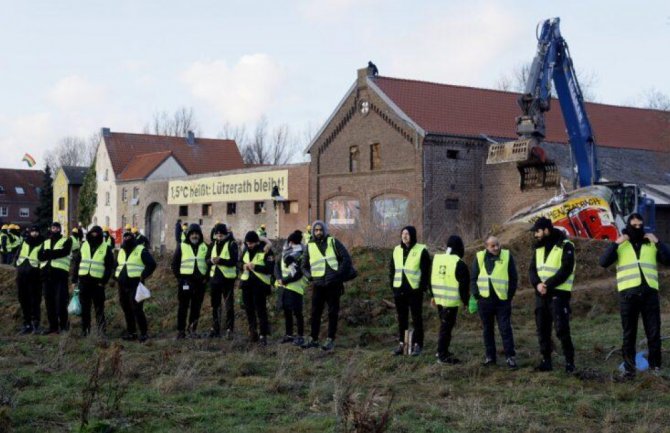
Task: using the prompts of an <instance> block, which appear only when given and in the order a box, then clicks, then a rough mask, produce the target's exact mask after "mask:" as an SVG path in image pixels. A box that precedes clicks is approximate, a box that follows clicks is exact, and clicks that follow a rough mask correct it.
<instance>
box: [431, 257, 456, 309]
mask: <svg viewBox="0 0 670 433" xmlns="http://www.w3.org/2000/svg"><path fill="white" fill-rule="evenodd" d="M460 261H461V259H460V257H458V256H457V255H455V254H435V257H433V269H432V271H431V274H430V285H431V288H432V289H433V298H434V299H435V303H436V304H437V305H441V306H443V307H458V306H460V305H461V297H460V295H459V293H458V280H457V279H456V266H457V265H458V262H460Z"/></svg>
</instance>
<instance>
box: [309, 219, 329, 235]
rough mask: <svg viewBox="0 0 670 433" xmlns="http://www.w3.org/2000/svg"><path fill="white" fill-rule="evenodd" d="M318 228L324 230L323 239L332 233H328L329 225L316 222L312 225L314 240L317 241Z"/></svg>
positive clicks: (319, 221)
mask: <svg viewBox="0 0 670 433" xmlns="http://www.w3.org/2000/svg"><path fill="white" fill-rule="evenodd" d="M316 226H321V228H323V237H324V238H325V237H326V236H328V235H329V234H330V233H328V224H326V223H324V222H323V221H321V220H316V221H314V222H313V223H312V233H311V235H312V238H313V239H316V237H315V236H314V229H315V228H316Z"/></svg>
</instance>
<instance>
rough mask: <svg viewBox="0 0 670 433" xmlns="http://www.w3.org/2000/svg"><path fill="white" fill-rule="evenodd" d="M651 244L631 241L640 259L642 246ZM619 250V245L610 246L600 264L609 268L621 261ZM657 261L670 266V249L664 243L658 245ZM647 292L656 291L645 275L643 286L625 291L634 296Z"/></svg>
mask: <svg viewBox="0 0 670 433" xmlns="http://www.w3.org/2000/svg"><path fill="white" fill-rule="evenodd" d="M649 242H651V241H650V240H649V239H646V238H645V239H642V240H641V241H637V242H634V241H631V245H633V249H634V250H635V255H636V256H637V257H638V258H640V249H641V248H642V244H646V243H649ZM618 248H619V244H617V243H616V242H612V243H611V244H609V246H608V247H607V249H606V250H605V252H604V253H603V255H602V256H601V257H600V261H599V264H600V266H602V267H603V268H607V267H609V266H611V265H613V264H614V263H616V262H617V260H618V259H619V256H618V254H617V249H618ZM656 248H657V250H656V261H657V262H658V263H660V264H663V265H666V266H668V265H670V248H668V246H667V245H666V244H664V243H663V242H660V241H659V242H658V243H657V244H656ZM646 290H654V289H651V287H649V284H648V283H647V280H646V279H645V278H644V274H642V284H640V285H639V286H638V287H632V288H630V289H627V290H625V292H626V293H628V294H634V293H642V292H643V291H646Z"/></svg>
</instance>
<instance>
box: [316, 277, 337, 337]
mask: <svg viewBox="0 0 670 433" xmlns="http://www.w3.org/2000/svg"><path fill="white" fill-rule="evenodd" d="M343 292H344V286H343V285H342V283H331V284H328V285H325V286H314V288H313V291H312V335H311V337H312V339H313V340H318V339H319V331H320V330H321V315H322V314H323V309H324V307H325V305H326V304H328V338H331V339H333V340H334V339H335V334H337V319H338V318H339V315H340V297H341V296H342V293H343Z"/></svg>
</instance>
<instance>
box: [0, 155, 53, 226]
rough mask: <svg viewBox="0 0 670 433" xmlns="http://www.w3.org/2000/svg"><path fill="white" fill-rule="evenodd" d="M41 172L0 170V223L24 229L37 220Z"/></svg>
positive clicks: (41, 182)
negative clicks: (15, 225)
mask: <svg viewBox="0 0 670 433" xmlns="http://www.w3.org/2000/svg"><path fill="white" fill-rule="evenodd" d="M43 182H44V172H43V171H42V170H20V169H12V168H0V223H1V224H18V225H19V226H21V227H22V228H23V227H26V226H28V225H30V224H32V223H33V222H34V221H35V220H36V219H37V212H36V211H37V207H38V206H39V205H40V188H42V184H43Z"/></svg>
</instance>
